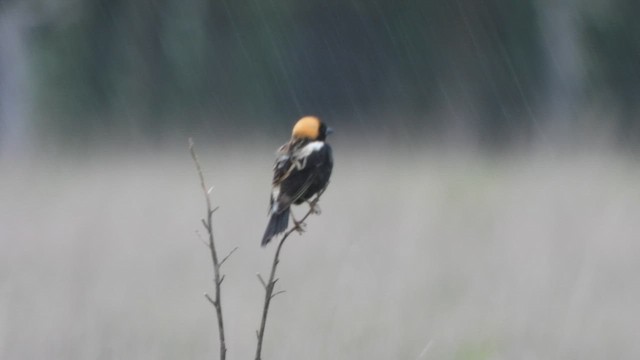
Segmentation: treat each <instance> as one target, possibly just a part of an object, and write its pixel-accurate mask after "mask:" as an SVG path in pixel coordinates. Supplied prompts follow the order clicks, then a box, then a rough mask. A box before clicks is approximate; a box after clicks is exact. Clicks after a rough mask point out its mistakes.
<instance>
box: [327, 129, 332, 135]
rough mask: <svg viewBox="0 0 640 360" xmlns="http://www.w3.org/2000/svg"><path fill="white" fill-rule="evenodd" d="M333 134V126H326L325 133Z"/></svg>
mask: <svg viewBox="0 0 640 360" xmlns="http://www.w3.org/2000/svg"><path fill="white" fill-rule="evenodd" d="M330 134H333V128H330V127H328V128H327V135H330Z"/></svg>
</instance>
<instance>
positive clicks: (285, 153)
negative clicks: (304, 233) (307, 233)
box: [261, 116, 333, 246]
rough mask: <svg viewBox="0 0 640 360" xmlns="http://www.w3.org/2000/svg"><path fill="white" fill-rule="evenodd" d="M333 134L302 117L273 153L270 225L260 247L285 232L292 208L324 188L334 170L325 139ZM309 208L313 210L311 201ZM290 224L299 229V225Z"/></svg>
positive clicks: (314, 118) (311, 118)
mask: <svg viewBox="0 0 640 360" xmlns="http://www.w3.org/2000/svg"><path fill="white" fill-rule="evenodd" d="M332 132H333V129H331V128H330V127H328V126H327V125H326V124H325V123H324V122H322V121H321V120H320V119H319V118H318V117H317V116H304V117H302V118H301V119H299V120H298V121H297V122H296V124H295V125H294V126H293V130H292V131H291V139H290V140H289V141H288V142H287V143H286V144H284V145H282V146H281V147H280V148H279V149H278V151H277V152H276V155H277V157H276V161H275V164H274V166H273V181H272V189H271V197H270V203H269V214H268V216H269V222H268V224H267V228H266V230H265V232H264V236H263V237H262V243H261V245H262V246H265V245H267V244H268V243H269V241H271V239H273V238H274V237H276V236H277V235H279V234H281V233H283V232H284V231H285V230H286V229H287V227H288V226H289V216H290V213H291V205H300V204H302V203H303V202H305V201H306V202H308V201H309V199H310V198H311V197H313V196H314V195H316V194H318V193H321V192H323V191H324V190H325V189H326V187H327V185H328V184H329V178H330V177H331V171H332V169H333V155H332V151H331V146H329V144H328V143H327V142H326V139H327V135H329V134H331V133H332ZM309 205H310V206H311V210H312V211H316V209H315V203H314V202H311V203H309ZM293 221H294V223H295V225H296V227H297V228H300V224H299V223H298V222H297V221H296V220H295V219H293Z"/></svg>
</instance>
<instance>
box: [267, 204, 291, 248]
mask: <svg viewBox="0 0 640 360" xmlns="http://www.w3.org/2000/svg"><path fill="white" fill-rule="evenodd" d="M287 226H289V208H288V207H287V208H286V209H285V210H283V211H282V212H280V213H277V212H273V213H271V217H269V224H268V225H267V230H265V232H264V236H263V237H262V244H261V245H262V246H265V245H267V244H268V243H269V241H271V239H272V238H273V237H274V236H276V235H278V234H280V233H283V232H284V231H285V230H287Z"/></svg>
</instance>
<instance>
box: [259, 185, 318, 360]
mask: <svg viewBox="0 0 640 360" xmlns="http://www.w3.org/2000/svg"><path fill="white" fill-rule="evenodd" d="M323 192H324V190H322V191H320V192H319V193H318V195H316V197H315V198H314V199H313V201H311V203H310V205H311V206H310V208H309V211H307V213H306V214H305V215H304V216H303V217H302V219H301V220H300V221H298V223H297V224H294V226H293V227H292V228H291V229H289V230H287V232H285V233H284V235H283V236H282V239H281V240H280V243H279V244H278V248H277V249H276V253H275V255H274V257H273V264H272V265H271V274H270V275H269V280H268V281H267V282H265V281H264V279H263V278H262V276H261V275H260V274H259V273H258V274H256V276H257V277H258V280H259V281H260V283H261V284H262V287H264V290H265V294H264V305H263V308H262V321H261V323H260V329H259V330H256V336H257V337H258V345H257V347H256V357H255V360H262V340H263V339H264V329H265V326H266V324H267V314H268V313H269V305H270V304H271V300H272V299H273V298H274V297H276V296H277V295H279V294H282V293H284V292H285V291H284V290H280V291H277V292H275V293H274V292H273V291H274V290H275V286H276V283H277V282H278V280H279V279H277V278H276V268H277V267H278V263H279V262H280V250H281V249H282V245H283V244H284V242H285V240H287V238H288V237H289V235H291V234H292V233H293V232H294V231H298V232H300V233H302V232H303V229H302V226H304V225H305V223H304V222H305V221H306V220H307V218H308V217H309V216H311V214H314V213H316V208H315V205H316V204H317V203H318V201H319V200H320V196H321V195H322V193H323Z"/></svg>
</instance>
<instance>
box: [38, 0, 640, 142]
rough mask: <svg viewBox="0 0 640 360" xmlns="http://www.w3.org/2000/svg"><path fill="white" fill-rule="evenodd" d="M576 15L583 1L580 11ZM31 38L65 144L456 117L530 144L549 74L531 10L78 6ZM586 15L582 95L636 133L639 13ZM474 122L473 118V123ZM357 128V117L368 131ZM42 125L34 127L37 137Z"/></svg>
mask: <svg viewBox="0 0 640 360" xmlns="http://www.w3.org/2000/svg"><path fill="white" fill-rule="evenodd" d="M585 3H586V2H585ZM81 4H82V5H81V6H78V8H77V9H76V10H74V11H69V14H66V13H65V14H63V15H61V16H57V17H53V18H51V19H48V20H46V21H43V22H42V24H41V25H40V26H39V27H38V28H36V30H34V31H33V34H32V37H31V38H32V46H31V48H32V53H33V67H34V70H35V73H36V76H35V79H37V81H36V85H35V88H36V89H37V90H38V94H39V96H38V99H39V108H40V110H41V114H42V116H41V118H43V119H45V120H43V121H45V122H47V121H48V122H49V124H50V125H51V126H50V127H51V128H54V129H57V131H60V132H62V133H65V134H67V133H70V132H80V133H82V132H85V131H93V130H96V129H97V130H102V129H107V130H112V129H124V130H128V131H134V132H141V133H145V134H146V133H153V132H162V131H165V130H167V129H172V128H202V127H205V128H206V127H207V126H223V125H229V124H234V125H238V124H240V125H250V126H254V125H256V124H262V125H263V126H262V127H263V128H266V129H269V128H272V127H274V126H276V127H277V126H281V125H284V124H289V123H291V122H292V121H293V120H295V118H296V117H298V116H300V115H303V114H308V113H314V114H318V115H320V116H325V117H329V118H331V119H332V122H334V123H336V122H337V123H342V124H349V123H350V122H358V121H359V122H364V121H371V122H374V123H376V121H377V122H378V123H380V122H383V121H385V119H386V118H387V117H389V116H390V115H392V116H394V117H396V118H402V119H405V120H403V121H404V123H403V125H404V126H408V127H411V126H414V125H415V124H418V125H416V126H422V127H425V126H427V127H432V128H433V129H439V128H445V127H447V126H448V124H447V123H446V121H447V120H446V118H445V117H439V116H430V115H432V114H439V113H442V112H443V111H445V110H444V109H446V108H454V109H455V108H456V107H457V106H458V104H464V105H465V106H466V108H467V109H468V112H469V111H470V112H472V113H473V118H472V119H468V120H466V121H467V123H466V125H468V126H470V127H472V128H474V129H475V130H476V131H477V132H478V133H479V135H480V136H481V137H483V138H486V139H489V140H493V139H496V138H498V139H499V138H504V137H508V136H510V135H512V134H514V133H518V132H524V133H528V132H532V131H533V128H534V127H535V126H534V125H535V124H534V121H535V114H534V112H535V110H536V109H537V108H538V107H539V106H542V105H543V102H544V97H545V94H546V92H547V89H546V88H545V86H546V84H545V67H546V66H548V64H547V60H546V58H545V55H544V49H543V44H542V39H541V31H540V29H539V24H540V22H539V21H538V16H539V11H538V9H539V6H540V5H539V4H537V2H536V1H534V0H517V1H516V0H511V1H508V0H488V1H481V2H479V1H475V0H457V1H448V0H447V1H445V0H436V1H412V0H402V1H364V0H353V1H348V2H345V1H338V0H333V1H319V0H318V1H316V0H313V1H304V2H301V1H293V0H271V1H258V0H238V1H230V0H219V1H206V0H183V1H175V0H153V1H152V0H140V1H135V2H129V1H124V0H84V1H83V2H81ZM615 4H616V5H612V8H613V10H612V12H610V13H609V15H608V18H606V19H604V20H603V16H596V15H593V14H587V15H584V14H577V16H584V21H583V24H584V29H583V35H584V37H585V39H584V40H585V43H586V44H589V46H590V49H592V50H593V53H594V54H593V56H592V57H591V58H590V62H589V66H590V67H589V73H590V74H591V75H590V76H591V77H590V78H589V84H598V86H593V87H590V88H589V89H587V90H588V91H587V92H588V93H590V95H591V96H592V97H598V96H599V95H600V94H601V92H605V93H607V94H610V97H611V98H612V99H614V102H615V103H616V104H617V105H619V106H621V107H622V108H624V109H625V110H624V112H623V113H622V114H621V115H622V117H623V118H624V120H623V121H622V122H621V126H622V127H624V128H625V129H626V128H629V127H630V126H635V125H634V119H635V112H636V110H637V104H638V97H639V96H638V94H639V91H640V90H639V89H640V81H638V80H639V79H638V78H639V76H638V73H639V71H638V70H637V69H636V68H637V64H639V63H640V62H639V61H638V60H639V56H640V55H638V54H640V50H639V46H640V45H638V42H639V41H638V36H639V34H640V29H639V28H638V23H637V22H636V21H635V19H634V14H637V13H638V11H639V10H640V5H637V2H634V1H633V0H620V1H617V2H615ZM469 109H470V110H469ZM365 119H366V120H365ZM45 126H46V124H45Z"/></svg>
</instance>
